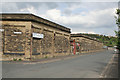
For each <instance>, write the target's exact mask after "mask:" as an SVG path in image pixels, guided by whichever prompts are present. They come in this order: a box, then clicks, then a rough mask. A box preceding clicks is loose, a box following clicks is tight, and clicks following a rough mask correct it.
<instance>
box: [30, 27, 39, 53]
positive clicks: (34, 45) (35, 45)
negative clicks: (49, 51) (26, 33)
mask: <svg viewBox="0 0 120 80" xmlns="http://www.w3.org/2000/svg"><path fill="white" fill-rule="evenodd" d="M40 30H41V29H40V28H36V27H34V26H32V31H33V33H39V34H40ZM40 42H41V39H39V38H33V40H32V55H39V54H40Z"/></svg>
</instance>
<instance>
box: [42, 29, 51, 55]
mask: <svg viewBox="0 0 120 80" xmlns="http://www.w3.org/2000/svg"><path fill="white" fill-rule="evenodd" d="M43 34H44V38H43V39H42V41H41V48H42V54H51V53H52V50H53V49H52V41H53V33H52V31H47V30H44V31H43Z"/></svg>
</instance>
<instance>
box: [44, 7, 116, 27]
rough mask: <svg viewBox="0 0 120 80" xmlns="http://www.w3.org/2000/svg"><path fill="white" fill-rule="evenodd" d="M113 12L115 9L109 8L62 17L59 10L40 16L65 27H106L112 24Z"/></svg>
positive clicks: (52, 10)
mask: <svg viewBox="0 0 120 80" xmlns="http://www.w3.org/2000/svg"><path fill="white" fill-rule="evenodd" d="M114 12H115V8H109V9H104V10H95V11H90V12H82V13H80V14H78V15H74V14H73V15H69V16H64V15H62V12H61V11H60V10H58V9H51V10H48V11H47V12H46V14H44V15H42V16H44V17H46V18H49V19H51V20H53V21H55V22H59V23H61V24H66V25H84V27H100V26H101V27H102V26H104V27H105V26H106V27H107V26H109V25H111V24H113V23H114V21H113V18H114V14H115V13H114ZM83 14H84V15H83ZM75 27H80V26H75Z"/></svg>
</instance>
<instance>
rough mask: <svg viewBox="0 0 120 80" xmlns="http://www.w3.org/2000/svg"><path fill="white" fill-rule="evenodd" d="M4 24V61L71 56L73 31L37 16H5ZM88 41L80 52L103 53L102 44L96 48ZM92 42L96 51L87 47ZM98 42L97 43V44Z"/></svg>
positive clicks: (2, 20)
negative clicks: (97, 50) (98, 50)
mask: <svg viewBox="0 0 120 80" xmlns="http://www.w3.org/2000/svg"><path fill="white" fill-rule="evenodd" d="M0 23H2V25H1V27H0V28H1V29H0V34H1V35H0V39H1V40H2V41H1V44H2V45H1V51H0V54H1V55H2V56H3V59H14V58H21V59H27V58H41V57H46V56H49V57H53V56H60V55H69V54H71V53H70V51H71V47H70V38H71V36H70V33H71V31H70V29H69V28H66V27H64V26H62V25H59V24H57V23H54V22H51V21H49V20H46V19H43V18H41V17H38V16H36V15H33V14H7V13H6V14H2V16H0ZM33 34H34V36H36V37H34V36H33ZM72 38H73V37H72ZM84 39H85V40H80V41H79V42H81V41H83V42H81V43H80V44H81V45H82V46H84V47H81V48H80V49H79V52H82V51H87V50H95V49H96V48H97V49H99V48H100V49H101V47H102V44H101V45H99V46H95V44H97V43H99V42H96V41H95V40H91V39H90V38H87V37H84ZM87 40H88V41H87ZM85 41H86V42H85ZM88 42H89V43H92V46H93V47H91V45H87V46H85V45H86V44H88ZM94 42H96V43H95V44H93V43H94ZM94 47H95V48H94Z"/></svg>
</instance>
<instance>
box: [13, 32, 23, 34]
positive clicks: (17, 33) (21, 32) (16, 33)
mask: <svg viewBox="0 0 120 80" xmlns="http://www.w3.org/2000/svg"><path fill="white" fill-rule="evenodd" d="M14 34H22V32H14Z"/></svg>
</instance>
